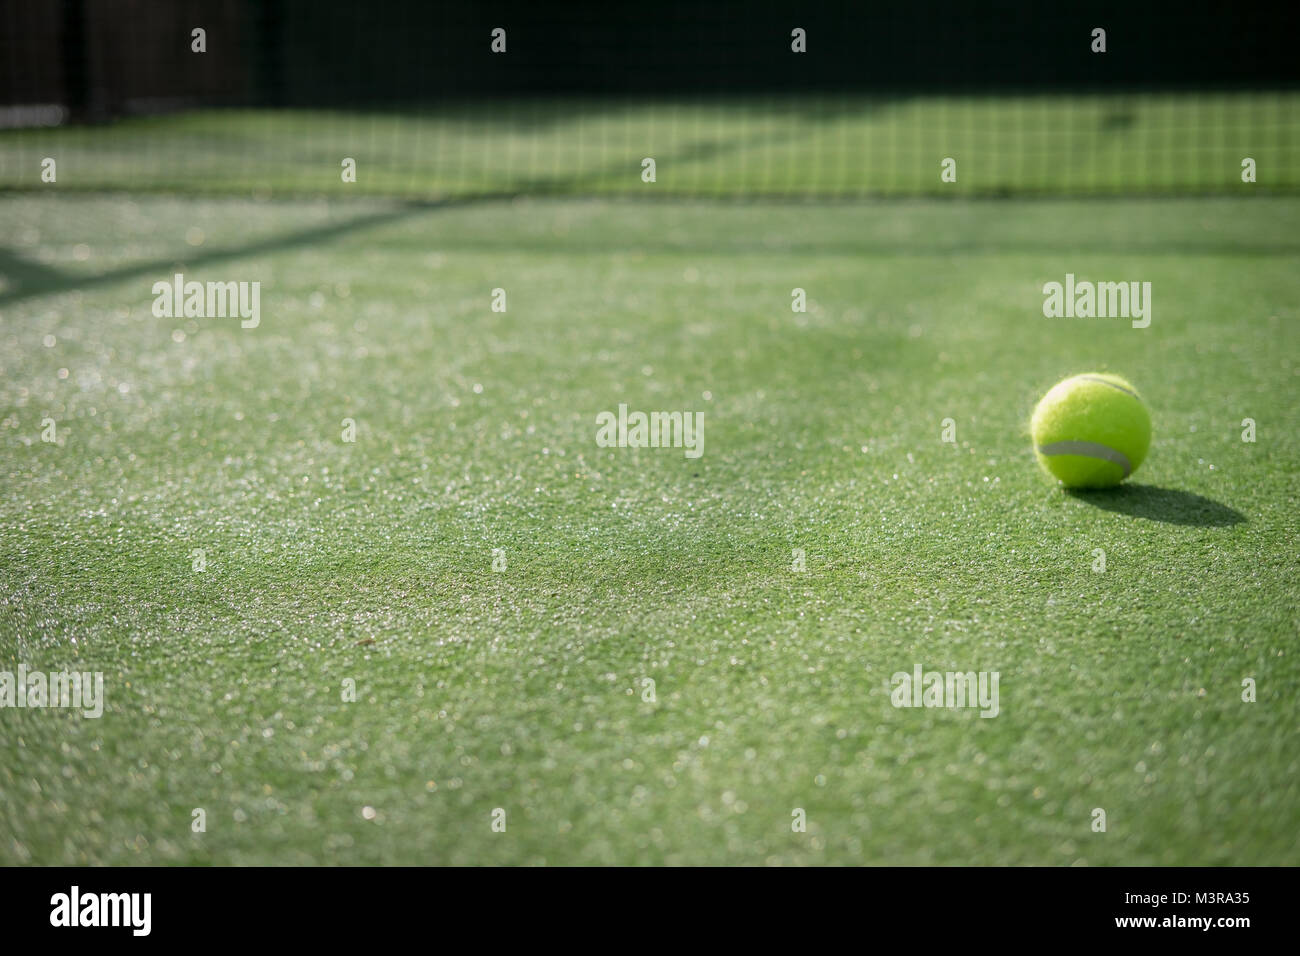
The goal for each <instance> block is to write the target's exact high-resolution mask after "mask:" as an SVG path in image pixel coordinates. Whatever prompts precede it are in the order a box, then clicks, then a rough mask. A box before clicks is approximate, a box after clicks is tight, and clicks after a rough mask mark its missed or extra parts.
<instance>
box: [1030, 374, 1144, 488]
mask: <svg viewBox="0 0 1300 956" xmlns="http://www.w3.org/2000/svg"><path fill="white" fill-rule="evenodd" d="M1029 429H1030V433H1031V434H1032V435H1033V438H1034V452H1035V453H1036V454H1037V455H1038V463H1039V464H1040V465H1042V466H1043V468H1044V469H1046V470H1047V471H1048V472H1049V473H1051V474H1052V475H1054V476H1056V477H1057V478H1059V479H1060V480H1061V482H1062V483H1063V484H1064V485H1065V486H1066V487H1067V488H1109V487H1110V486H1111V485H1117V484H1119V483H1120V482H1121V481H1123V480H1124V479H1125V478H1127V477H1128V476H1129V475H1131V474H1133V472H1135V471H1136V470H1137V467H1138V465H1140V464H1142V459H1144V458H1146V456H1147V448H1148V447H1149V446H1150V444H1151V416H1150V415H1149V414H1148V413H1147V407H1146V404H1145V403H1144V402H1143V401H1142V396H1141V395H1139V394H1138V391H1137V389H1136V388H1134V387H1133V386H1132V385H1130V384H1129V383H1128V382H1126V381H1125V380H1124V379H1122V378H1120V377H1119V376H1118V375H1107V374H1105V373H1101V372H1094V373H1090V374H1087V375H1075V376H1073V377H1071V378H1067V379H1066V380H1065V381H1063V382H1058V383H1057V384H1056V385H1054V386H1053V387H1052V390H1051V391H1049V392H1048V393H1047V394H1046V395H1044V396H1043V399H1042V401H1040V402H1039V403H1038V407H1037V408H1035V409H1034V417H1033V419H1032V420H1031V421H1030V424H1029Z"/></svg>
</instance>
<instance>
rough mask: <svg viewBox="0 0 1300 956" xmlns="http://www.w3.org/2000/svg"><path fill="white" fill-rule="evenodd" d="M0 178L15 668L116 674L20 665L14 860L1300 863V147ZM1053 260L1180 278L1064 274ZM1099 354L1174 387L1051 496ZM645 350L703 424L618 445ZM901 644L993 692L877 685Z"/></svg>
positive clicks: (641, 390)
mask: <svg viewBox="0 0 1300 956" xmlns="http://www.w3.org/2000/svg"><path fill="white" fill-rule="evenodd" d="M0 222H3V223H4V224H5V229H4V235H3V237H2V238H0V271H2V272H3V274H4V276H5V283H4V285H3V286H0V588H2V592H0V669H3V668H7V669H12V668H14V667H16V666H17V664H18V663H20V662H21V663H23V664H25V665H26V666H27V667H28V668H43V669H46V670H59V669H64V668H76V669H78V670H85V671H94V670H99V671H103V673H104V675H105V682H106V695H107V709H106V712H105V714H104V716H103V717H102V718H101V719H98V720H94V719H87V718H84V717H82V716H79V715H76V714H73V713H69V712H68V711H64V710H52V709H46V710H39V709H21V710H20V709H4V710H0V743H2V745H3V759H2V760H0V862H4V863H107V864H122V863H191V864H208V863H220V864H242V863H276V864H293V863H380V862H393V863H414V864H420V863H465V864H480V863H481V864H489V863H548V864H576V863H751V864H763V863H781V864H811V863H872V864H887V863H893V864H921V863H1036V864H1061V865H1069V864H1089V865H1105V864H1264V863H1268V864H1294V863H1297V862H1300V750H1298V749H1297V747H1296V726H1297V717H1298V715H1300V706H1298V705H1297V699H1296V694H1297V687H1298V686H1300V652H1298V650H1297V646H1296V634H1297V625H1298V622H1300V613H1298V602H1297V598H1298V596H1300V581H1298V580H1297V562H1296V540H1297V532H1298V531H1300V517H1298V516H1297V508H1296V502H1297V500H1300V481H1298V480H1297V466H1298V465H1300V402H1298V401H1297V398H1298V395H1297V392H1298V386H1300V349H1298V348H1297V346H1298V345H1300V332H1297V321H1298V319H1300V316H1298V315H1297V293H1298V292H1300V238H1298V237H1300V229H1298V228H1297V227H1298V226H1300V200H1295V199H1282V198H1271V199H1270V198H1267V197H1250V198H1240V199H1230V198H1222V199H1181V200H1154V199H1153V200H1104V201H1077V200H1076V201H1066V200H1059V201H1057V200H1051V201H1049V200H1028V201H1026V200H1014V201H992V200H957V201H936V200H916V201H884V202H865V203H848V204H797V203H761V202H758V203H750V204H734V203H700V202H654V201H649V200H647V201H639V202H638V201H609V200H574V199H542V200H537V199H533V200H520V201H501V202H495V201H485V202H478V203H476V202H464V203H457V204H447V205H439V204H412V205H407V204H403V203H400V202H397V201H392V200H384V199H373V200H372V199H356V200H352V201H333V202H330V203H325V202H317V201H311V200H302V201H291V200H283V201H281V200H275V201H269V202H267V201H261V202H258V201H253V200H247V199H235V198H210V199H192V198H191V199H186V198H176V197H168V196H143V195H136V196H132V195H107V196H101V195H95V194H93V193H87V194H73V195H66V194H63V193H60V192H48V193H40V192H36V193H29V194H11V195H9V196H7V197H4V198H2V199H0ZM174 271H183V272H184V273H185V274H186V276H187V278H194V279H199V280H201V281H202V280H209V279H211V280H260V281H261V282H262V283H263V292H262V312H263V315H262V322H261V325H260V326H259V327H258V328H256V329H247V330H245V329H241V328H240V327H239V325H238V322H237V321H236V320H232V319H184V318H181V319H167V318H161V319H160V318H155V317H154V316H153V314H152V313H151V310H150V306H151V303H152V295H151V291H150V290H151V286H152V284H153V283H154V282H155V281H158V280H160V279H167V278H168V277H169V276H170V275H171V274H172V273H173V272H174ZM1067 272H1071V273H1075V274H1076V275H1078V276H1080V277H1081V278H1083V277H1086V278H1090V279H1093V280H1098V281H1100V280H1121V279H1124V280H1128V279H1132V280H1142V281H1149V282H1151V283H1152V286H1153V290H1154V318H1153V322H1152V325H1151V327H1150V328H1148V329H1145V330H1137V329H1132V328H1130V327H1129V324H1128V322H1127V321H1125V320H1122V319H1047V318H1044V317H1043V315H1042V301H1043V296H1042V292H1041V289H1042V286H1043V283H1045V282H1048V281H1053V280H1055V281H1061V280H1062V279H1063V277H1064V275H1065V273H1067ZM795 287H799V288H802V289H805V290H806V291H807V295H808V298H809V307H808V311H807V312H806V313H802V314H799V313H794V312H792V311H791V305H790V303H791V290H792V289H793V288H795ZM496 288H504V289H505V290H506V292H507V296H508V300H507V302H508V310H507V311H506V312H505V313H500V312H493V311H492V310H491V308H490V305H491V294H492V290H493V289H496ZM1089 370H1112V371H1116V372H1119V373H1121V374H1123V375H1125V376H1127V377H1129V378H1130V379H1131V380H1132V381H1133V382H1134V383H1135V384H1136V385H1137V386H1138V387H1139V388H1141V389H1142V390H1143V392H1144V394H1145V395H1146V397H1147V400H1148V402H1149V404H1150V406H1151V410H1152V416H1153V423H1154V438H1153V443H1152V448H1151V452H1150V455H1149V457H1148V459H1147V461H1146V463H1145V464H1144V465H1143V466H1142V468H1141V469H1140V470H1139V471H1138V473H1137V474H1136V475H1135V476H1134V480H1133V481H1132V482H1131V483H1130V484H1129V485H1128V486H1126V487H1123V488H1121V489H1119V490H1116V491H1113V492H1108V493H1099V494H1091V495H1071V494H1068V493H1065V492H1063V491H1061V490H1059V489H1058V488H1056V487H1054V486H1053V485H1052V484H1050V483H1049V481H1048V480H1047V479H1046V478H1045V477H1044V475H1043V474H1042V473H1040V471H1039V470H1038V468H1037V466H1036V465H1035V462H1034V458H1033V454H1032V451H1031V448H1030V443H1029V440H1028V436H1027V420H1028V416H1029V412H1030V411H1031V409H1032V407H1033V404H1034V402H1035V401H1036V400H1037V398H1038V397H1039V396H1040V395H1041V394H1042V393H1043V392H1044V391H1046V389H1047V388H1048V387H1049V386H1051V385H1052V384H1053V383H1054V382H1055V381H1056V380H1058V379H1060V378H1062V377H1064V376H1065V375H1067V374H1070V373H1074V372H1080V371H1089ZM620 402H625V403H627V404H628V405H629V407H630V408H632V409H640V410H646V411H650V410H676V411H698V412H702V413H703V414H704V421H705V426H704V440H705V444H704V454H703V456H702V457H701V458H699V459H696V460H691V459H688V458H686V457H685V455H684V454H683V453H682V451H681V450H680V449H619V448H612V449H611V448H601V447H597V445H596V442H595V432H596V424H595V416H596V413H597V412H600V411H602V410H607V409H608V410H613V409H616V408H617V406H618V404H619V403H620ZM46 417H50V418H53V419H55V420H56V421H57V423H58V426H57V427H58V436H59V441H58V443H57V444H47V443H43V442H42V441H41V440H40V434H41V429H42V426H41V421H42V419H44V418H46ZM345 418H352V419H355V421H356V422H357V427H358V435H357V441H356V442H355V444H348V443H344V442H343V441H342V440H341V431H342V424H341V423H342V421H343V419H345ZM948 418H951V419H953V421H954V423H955V427H956V439H957V440H956V442H952V443H948V442H944V441H942V440H941V432H942V429H943V425H942V423H943V420H944V419H948ZM1244 418H1252V419H1254V420H1255V421H1256V422H1257V437H1258V440H1257V441H1256V442H1255V443H1253V444H1252V443H1245V442H1243V441H1242V440H1241V433H1242V424H1241V423H1242V420H1243V419H1244ZM796 548H801V549H804V550H805V552H806V556H807V557H806V560H807V570H806V571H805V572H802V573H798V572H795V571H793V570H792V569H791V564H792V551H793V549H796ZM1097 548H1101V549H1104V550H1105V553H1106V561H1107V567H1106V570H1105V572H1104V573H1096V572H1094V570H1093V565H1094V560H1095V558H1094V549H1097ZM196 549H203V550H204V551H205V552H206V557H207V567H206V570H205V571H203V572H201V573H199V572H195V571H194V570H192V560H193V558H192V555H193V552H194V551H195V550H196ZM493 549H503V550H504V553H505V555H506V560H507V567H506V570H505V571H504V572H500V573H496V572H493V570H492V552H493ZM918 664H920V665H921V666H923V667H924V668H925V669H926V670H944V671H947V670H958V671H997V672H999V674H1000V682H1001V683H1000V690H1001V699H1000V708H1001V712H1000V714H999V716H997V717H996V718H995V719H982V718H980V717H979V716H978V714H977V713H976V712H975V711H972V710H933V709H931V710H925V709H896V708H894V707H892V706H891V704H890V695H889V689H890V688H889V680H890V676H891V675H892V674H894V673H895V672H898V671H908V672H910V671H911V670H912V669H913V667H914V666H915V665H918ZM646 678H650V679H653V681H654V682H655V692H656V698H657V699H656V702H654V703H647V702H644V701H643V700H642V695H643V692H644V685H643V681H644V679H646ZM1244 678H1253V679H1254V680H1255V681H1256V682H1257V685H1258V692H1257V693H1258V700H1257V701H1256V702H1254V703H1244V702H1243V701H1242V699H1241V695H1242V681H1243V679H1244ZM346 680H353V681H355V682H356V687H357V689H358V693H357V697H358V699H357V700H356V701H355V702H354V703H345V702H344V701H343V700H342V699H341V689H342V687H343V683H344V681H346ZM196 808H202V809H204V810H205V811H206V814H207V829H206V832H204V833H194V832H192V831H191V813H192V811H193V810H194V809H196ZM495 808H503V809H504V810H505V811H506V820H507V825H506V830H505V832H504V833H500V832H493V830H492V826H491V823H492V818H491V814H492V811H493V810H494V809H495ZM796 808H803V809H804V810H805V811H806V813H807V819H808V830H807V832H806V833H797V832H792V828H791V819H792V811H794V810H795V809H796ZM1094 808H1103V809H1104V810H1105V811H1106V813H1107V817H1108V829H1107V832H1105V833H1095V832H1093V830H1092V828H1091V824H1092V811H1093V809H1094Z"/></svg>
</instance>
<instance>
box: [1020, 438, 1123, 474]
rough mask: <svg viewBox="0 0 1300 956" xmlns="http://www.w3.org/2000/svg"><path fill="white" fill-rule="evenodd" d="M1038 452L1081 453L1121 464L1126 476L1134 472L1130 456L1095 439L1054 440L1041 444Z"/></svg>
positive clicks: (1049, 454)
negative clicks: (1047, 443) (1048, 443)
mask: <svg viewBox="0 0 1300 956" xmlns="http://www.w3.org/2000/svg"><path fill="white" fill-rule="evenodd" d="M1038 453H1039V454H1040V455H1046V456H1047V457H1049V458H1050V457H1051V456H1052V455H1081V456H1082V457H1084V458H1100V459H1102V460H1103V461H1108V462H1110V463H1111V464H1112V465H1119V466H1120V467H1121V468H1123V469H1124V477H1125V478H1127V477H1128V476H1129V475H1130V474H1132V472H1133V468H1132V466H1131V465H1130V464H1129V460H1128V457H1127V456H1126V455H1125V454H1124V453H1123V452H1119V451H1116V450H1115V449H1114V448H1111V447H1109V446H1108V445H1102V444H1099V443H1097V442H1095V441H1054V442H1052V443H1051V444H1050V445H1039V446H1038Z"/></svg>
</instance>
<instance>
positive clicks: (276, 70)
mask: <svg viewBox="0 0 1300 956" xmlns="http://www.w3.org/2000/svg"><path fill="white" fill-rule="evenodd" d="M194 26H203V27H205V28H206V29H207V30H208V52H207V53H206V54H204V55H202V56H197V55H194V54H192V53H191V52H190V30H191V29H192V28H193V27H194ZM497 26H500V27H504V28H505V29H506V31H507V38H508V40H507V43H508V52H507V53H506V54H505V55H504V56H501V55H493V54H492V53H491V52H490V51H489V33H490V31H491V29H492V28H493V27H497ZM795 26H800V27H803V28H805V29H806V30H807V31H808V53H806V54H804V55H798V56H797V55H794V54H792V53H791V52H790V30H791V29H792V28H793V27H795ZM1096 26H1100V27H1104V28H1105V29H1106V30H1107V38H1108V52H1107V53H1106V54H1105V55H1094V54H1092V53H1090V52H1089V44H1090V33H1091V30H1092V28H1093V27H1096ZM0 31H2V36H0V57H2V58H3V62H2V65H0V103H31V102H58V103H65V104H69V105H71V106H73V107H74V108H76V110H77V111H78V112H79V113H99V114H110V115H111V114H113V113H118V112H123V111H131V110H149V109H155V108H164V107H165V106H167V105H169V104H170V105H184V104H197V103H207V104H233V103H239V104H252V105H317V106H348V105H372V106H374V105H393V106H400V105H404V104H417V103H426V102H441V101H447V100H451V99H456V98H463V97H469V96H482V95H494V94H505V93H510V94H518V93H547V92H565V93H579V92H581V93H609V94H648V95H654V94H660V93H691V94H696V93H699V94H711V93H736V92H745V91H792V92H799V91H808V90H888V91H899V90H908V91H921V90H947V91H952V92H955V93H961V92H970V91H976V90H981V89H1016V90H1032V89H1087V90H1098V89H1106V88H1150V87H1180V86H1181V87H1202V88H1208V87H1274V86H1283V85H1294V84H1295V82H1296V81H1297V79H1300V71H1298V70H1297V67H1296V61H1297V57H1296V56H1295V45H1296V41H1297V38H1298V36H1300V5H1297V4H1294V3H1292V4H1289V5H1286V6H1283V5H1277V6H1276V7H1274V6H1272V5H1262V4H1252V3H1249V2H1244V3H1230V2H1221V0H1187V2H1181V3H1141V2H1136V0H1133V2H1127V3H1121V2H1111V0H1107V2H1099V3H1088V4H1082V3H1066V2H1051V0H1032V2H1031V0H1026V2H1020V3H1011V2H1005V0H982V2H974V0H964V2H953V0H915V2H906V0H891V2H875V0H859V2H842V0H828V2H820V3H818V2H777V0H749V2H739V0H717V2H707V0H696V2H685V0H644V2H642V3H632V2H627V0H622V2H620V0H603V2H593V0H569V2H560V0H554V2H547V0H532V2H523V0H465V2H460V3H447V2H443V0H369V2H365V0H0Z"/></svg>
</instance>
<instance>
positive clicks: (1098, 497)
mask: <svg viewBox="0 0 1300 956" xmlns="http://www.w3.org/2000/svg"><path fill="white" fill-rule="evenodd" d="M1068 494H1069V495H1070V496H1071V497H1074V498H1078V499H1079V500H1080V501H1086V502H1087V503H1088V504H1090V505H1095V506H1096V507H1098V508H1104V509H1105V510H1106V511H1115V512H1118V513H1120V514H1126V515H1133V516H1134V517H1136V518H1148V519H1150V520H1151V521H1163V522H1164V523H1165V524H1181V525H1194V526H1196V527H1198V528H1224V527H1227V526H1229V525H1234V524H1240V523H1241V522H1243V521H1245V520H1246V516H1245V515H1243V514H1242V513H1241V512H1240V511H1237V510H1236V509H1235V508H1229V507H1228V506H1227V505H1223V504H1220V503H1219V502H1217V501H1214V500H1212V499H1210V498H1206V497H1204V496H1203V495H1195V494H1192V493H1191V492H1190V491H1178V490H1177V489H1175V488H1157V487H1155V486H1154V485H1137V484H1124V485H1117V486H1116V487H1114V488H1104V489H1098V490H1084V489H1075V490H1072V491H1070V492H1068Z"/></svg>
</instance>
